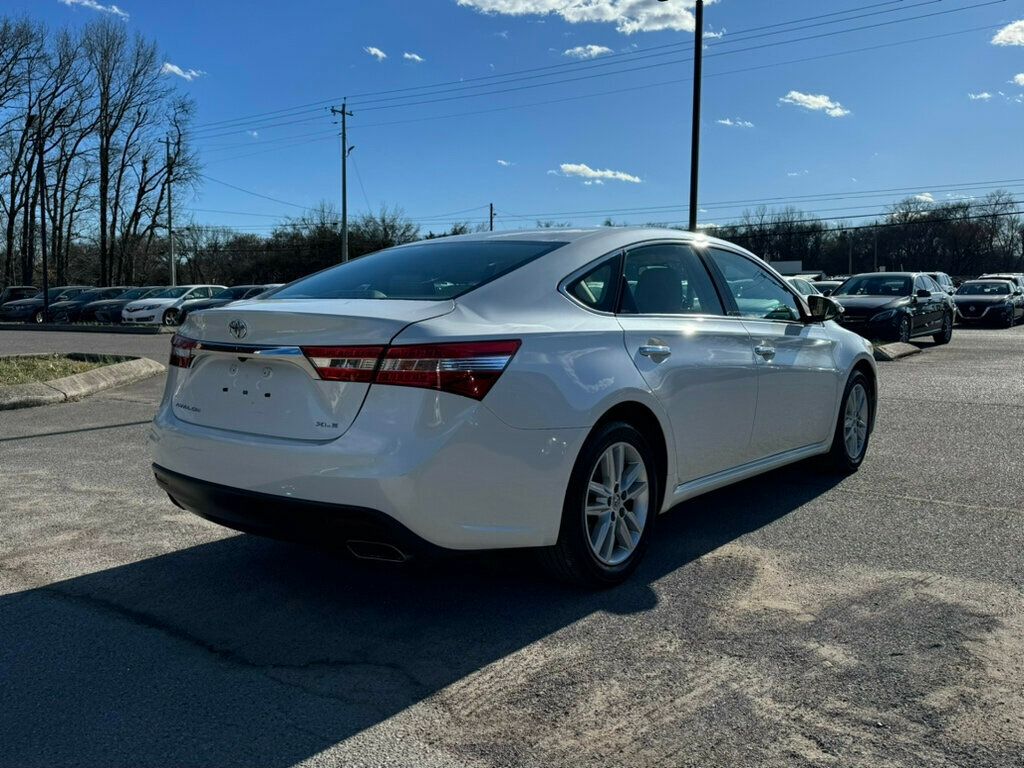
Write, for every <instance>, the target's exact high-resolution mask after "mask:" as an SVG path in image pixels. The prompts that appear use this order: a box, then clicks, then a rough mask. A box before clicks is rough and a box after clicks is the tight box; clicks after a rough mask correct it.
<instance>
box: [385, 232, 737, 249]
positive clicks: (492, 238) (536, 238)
mask: <svg viewBox="0 0 1024 768" xmlns="http://www.w3.org/2000/svg"><path fill="white" fill-rule="evenodd" d="M623 235H630V236H632V237H633V239H635V240H637V241H642V240H683V241H685V242H696V243H701V244H710V245H721V246H728V247H730V248H739V247H740V246H737V245H736V244H735V243H730V242H728V241H726V240H720V239H719V238H717V237H711V236H710V235H706V234H704V233H702V232H688V231H686V230H683V229H669V228H667V227H590V228H572V229H559V228H555V227H552V228H550V229H522V230H510V231H500V232H474V233H472V234H468V235H452V236H449V237H443V238H437V239H435V240H417V241H416V242H413V243H407V244H405V245H400V246H398V247H399V248H408V247H409V246H415V245H425V244H430V243H451V242H501V241H503V240H509V241H518V242H523V241H528V242H538V243H575V242H578V241H581V240H587V241H589V242H591V243H600V241H601V240H620V239H621V238H622V236H623Z"/></svg>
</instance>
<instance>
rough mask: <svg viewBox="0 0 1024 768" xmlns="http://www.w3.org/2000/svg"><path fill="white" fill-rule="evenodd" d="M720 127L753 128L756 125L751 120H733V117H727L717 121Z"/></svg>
mask: <svg viewBox="0 0 1024 768" xmlns="http://www.w3.org/2000/svg"><path fill="white" fill-rule="evenodd" d="M715 122H716V123H718V124H719V125H724V126H725V127H726V128H753V127H754V124H753V123H752V122H750V121H749V120H740V119H739V118H738V117H737V118H736V119H735V120H733V119H732V118H731V117H726V118H723V119H721V120H716V121H715Z"/></svg>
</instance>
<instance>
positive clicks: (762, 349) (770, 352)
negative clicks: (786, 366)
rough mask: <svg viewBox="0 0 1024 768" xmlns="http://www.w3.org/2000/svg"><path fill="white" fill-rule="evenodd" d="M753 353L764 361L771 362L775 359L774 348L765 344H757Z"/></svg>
mask: <svg viewBox="0 0 1024 768" xmlns="http://www.w3.org/2000/svg"><path fill="white" fill-rule="evenodd" d="M754 352H756V353H757V354H758V355H760V356H761V357H763V358H764V359H765V360H772V359H774V358H775V347H769V346H768V345H767V344H758V345H757V346H756V347H754Z"/></svg>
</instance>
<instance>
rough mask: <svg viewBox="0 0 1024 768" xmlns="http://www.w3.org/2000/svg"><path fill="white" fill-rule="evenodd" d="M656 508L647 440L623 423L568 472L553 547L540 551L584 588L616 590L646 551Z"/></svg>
mask: <svg viewBox="0 0 1024 768" xmlns="http://www.w3.org/2000/svg"><path fill="white" fill-rule="evenodd" d="M660 505H661V479H660V477H659V475H658V470H657V463H656V462H655V461H654V452H653V451H652V450H651V447H650V445H649V444H648V442H647V440H646V439H645V438H644V436H643V435H642V434H641V433H640V432H639V431H638V430H637V429H636V428H635V427H633V426H631V425H630V424H626V423H624V422H611V423H608V424H606V425H604V426H602V427H601V428H599V429H598V430H597V431H596V432H595V433H594V434H592V435H591V436H590V438H588V440H587V442H586V444H585V445H584V446H583V450H582V451H580V455H579V458H578V459H577V460H576V466H575V467H573V471H572V475H571V476H570V479H569V487H568V489H567V490H566V494H565V502H564V504H563V507H562V523H561V527H560V529H559V533H558V542H557V543H556V544H555V546H553V547H551V548H549V549H548V550H546V551H545V554H546V557H547V561H548V565H549V567H550V568H551V570H552V571H553V572H554V573H555V574H556V575H557V576H558V577H560V578H562V579H564V580H566V581H570V582H572V583H575V584H579V585H582V586H586V587H611V586H614V585H616V584H620V583H621V582H623V581H625V580H626V578H627V577H628V576H629V575H630V574H631V573H632V572H633V571H634V570H635V569H636V566H637V564H638V563H639V562H640V559H641V558H642V557H643V554H644V552H645V551H646V550H647V545H648V542H649V541H650V537H651V530H652V528H653V527H654V520H655V518H656V517H657V515H658V512H659V511H660V509H659V508H660Z"/></svg>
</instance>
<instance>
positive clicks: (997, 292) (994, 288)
mask: <svg viewBox="0 0 1024 768" xmlns="http://www.w3.org/2000/svg"><path fill="white" fill-rule="evenodd" d="M956 293H957V296H1009V295H1010V284H1009V283H999V282H990V283H964V284H963V285H961V286H960V289H959V290H958V291H957V292H956Z"/></svg>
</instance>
